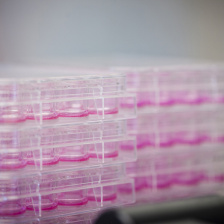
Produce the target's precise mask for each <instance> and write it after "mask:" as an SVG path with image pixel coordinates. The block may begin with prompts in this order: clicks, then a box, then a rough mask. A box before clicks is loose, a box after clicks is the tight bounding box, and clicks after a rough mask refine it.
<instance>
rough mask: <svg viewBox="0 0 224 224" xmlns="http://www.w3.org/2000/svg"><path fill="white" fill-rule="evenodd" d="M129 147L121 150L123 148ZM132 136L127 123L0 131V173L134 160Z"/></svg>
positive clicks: (134, 143) (22, 128) (134, 152)
mask: <svg viewBox="0 0 224 224" xmlns="http://www.w3.org/2000/svg"><path fill="white" fill-rule="evenodd" d="M125 144H128V145H131V146H132V149H131V150H124V149H123V148H122V147H121V146H122V145H125ZM135 145H136V142H135V137H133V136H128V134H127V133H126V121H116V122H115V121H114V122H101V123H92V124H83V125H64V126H51V127H40V128H28V127H25V128H24V127H23V126H21V127H20V128H18V129H15V128H14V126H13V127H11V126H9V127H6V128H5V129H2V130H1V131H0V149H1V150H0V171H1V173H2V172H3V171H12V172H13V171H16V170H18V171H19V170H20V172H26V173H31V172H34V171H38V170H50V169H53V170H55V169H65V168H68V167H76V168H81V167H90V166H94V165H97V164H110V163H113V164H115V163H124V162H130V161H134V160H135V159H136V147H135Z"/></svg>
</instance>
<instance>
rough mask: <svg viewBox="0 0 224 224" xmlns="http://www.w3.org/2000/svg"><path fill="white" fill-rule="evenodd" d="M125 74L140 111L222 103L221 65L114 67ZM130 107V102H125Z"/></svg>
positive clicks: (222, 79) (125, 105) (223, 72)
mask: <svg viewBox="0 0 224 224" xmlns="http://www.w3.org/2000/svg"><path fill="white" fill-rule="evenodd" d="M113 70H116V71H122V72H124V73H126V74H127V88H128V90H129V91H130V92H132V93H136V94H137V106H138V108H139V112H151V111H154V110H155V109H157V110H158V109H160V108H161V107H165V108H166V107H171V106H172V107H175V108H177V109H183V108H186V107H189V106H191V107H192V106H198V105H204V106H207V107H211V106H214V104H223V102H224V78H223V74H224V67H223V66H212V65H210V66H209V65H201V66H190V65H189V66H173V67H151V68H150V67H149V68H143V67H142V68H141V67H139V68H137V67H136V68H135V67H130V68H122V67H121V68H116V69H113ZM123 106H124V107H126V108H131V107H132V106H133V105H132V104H131V102H130V103H129V102H126V103H125V104H124V105H123Z"/></svg>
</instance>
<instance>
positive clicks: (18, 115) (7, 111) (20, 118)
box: [0, 106, 26, 124]
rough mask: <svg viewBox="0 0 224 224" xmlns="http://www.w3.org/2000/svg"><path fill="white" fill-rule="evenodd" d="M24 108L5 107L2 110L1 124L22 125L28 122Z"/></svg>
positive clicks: (0, 115) (0, 114) (0, 110)
mask: <svg viewBox="0 0 224 224" xmlns="http://www.w3.org/2000/svg"><path fill="white" fill-rule="evenodd" d="M23 109H24V108H23V107H21V106H17V107H13V106H11V107H5V108H1V109H0V123H9V124H13V123H20V122H24V121H26V114H25V113H24V111H23Z"/></svg>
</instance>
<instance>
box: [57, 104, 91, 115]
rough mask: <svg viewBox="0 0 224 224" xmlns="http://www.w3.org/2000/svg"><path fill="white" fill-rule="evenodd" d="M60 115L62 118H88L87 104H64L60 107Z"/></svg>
mask: <svg viewBox="0 0 224 224" xmlns="http://www.w3.org/2000/svg"><path fill="white" fill-rule="evenodd" d="M58 107H59V109H58V114H59V116H60V117H86V116H88V115H89V112H88V110H87V106H86V105H85V102H83V101H81V103H80V102H74V101H69V102H62V103H59V105H58Z"/></svg>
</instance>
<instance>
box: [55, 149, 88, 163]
mask: <svg viewBox="0 0 224 224" xmlns="http://www.w3.org/2000/svg"><path fill="white" fill-rule="evenodd" d="M88 159H89V154H88V151H87V150H86V149H85V148H84V147H83V146H71V147H65V148H63V149H61V150H60V159H59V160H60V161H67V162H83V161H87V160H88Z"/></svg>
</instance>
